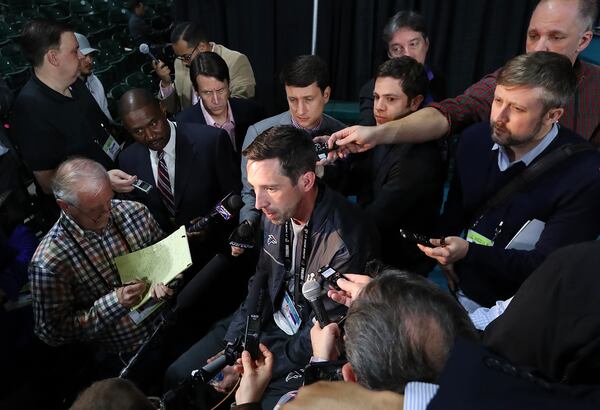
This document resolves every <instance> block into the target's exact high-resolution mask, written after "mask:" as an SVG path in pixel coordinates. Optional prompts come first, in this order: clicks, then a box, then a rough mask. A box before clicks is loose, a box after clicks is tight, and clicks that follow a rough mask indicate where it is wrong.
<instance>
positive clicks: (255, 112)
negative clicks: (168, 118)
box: [175, 97, 264, 155]
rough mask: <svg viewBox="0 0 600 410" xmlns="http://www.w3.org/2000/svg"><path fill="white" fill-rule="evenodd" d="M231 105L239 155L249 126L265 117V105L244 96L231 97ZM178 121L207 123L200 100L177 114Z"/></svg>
mask: <svg viewBox="0 0 600 410" xmlns="http://www.w3.org/2000/svg"><path fill="white" fill-rule="evenodd" d="M229 105H230V106H231V111H232V114H233V120H234V121H235V151H236V152H237V153H238V155H239V154H240V153H241V152H242V145H243V144H244V137H245V136H246V132H247V131H248V127H250V126H251V125H252V124H255V123H257V122H258V121H260V120H262V119H263V118H264V110H263V107H262V106H260V105H259V104H258V103H257V102H255V101H254V100H248V99H242V98H233V97H230V98H229ZM175 121H176V122H177V123H184V122H191V123H196V124H202V125H206V120H205V119H204V115H203V114H202V108H201V107H200V102H197V103H196V104H194V105H192V106H191V107H188V108H186V109H184V110H183V111H181V112H180V113H179V114H177V115H175Z"/></svg>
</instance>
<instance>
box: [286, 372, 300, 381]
mask: <svg viewBox="0 0 600 410" xmlns="http://www.w3.org/2000/svg"><path fill="white" fill-rule="evenodd" d="M302 377H304V376H303V374H302V373H301V372H300V371H298V370H292V371H291V372H289V373H288V375H287V376H285V382H286V383H287V382H289V381H290V380H294V379H301V378H302Z"/></svg>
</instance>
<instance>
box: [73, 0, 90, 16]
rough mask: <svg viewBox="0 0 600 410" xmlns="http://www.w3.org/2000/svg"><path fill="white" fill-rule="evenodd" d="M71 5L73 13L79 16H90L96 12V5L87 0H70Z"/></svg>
mask: <svg viewBox="0 0 600 410" xmlns="http://www.w3.org/2000/svg"><path fill="white" fill-rule="evenodd" d="M69 7H70V9H71V13H72V14H76V15H78V16H89V15H91V14H94V13H95V12H94V6H92V4H91V3H90V2H89V1H87V0H70V1H69Z"/></svg>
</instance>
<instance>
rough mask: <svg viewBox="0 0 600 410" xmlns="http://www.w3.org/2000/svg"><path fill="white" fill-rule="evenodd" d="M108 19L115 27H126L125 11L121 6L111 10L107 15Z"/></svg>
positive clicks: (126, 16) (127, 18) (127, 19)
mask: <svg viewBox="0 0 600 410" xmlns="http://www.w3.org/2000/svg"><path fill="white" fill-rule="evenodd" d="M108 18H109V21H110V23H111V24H115V25H117V26H126V25H127V23H128V22H129V16H128V14H127V10H126V9H125V8H123V6H117V7H115V8H111V10H110V11H109V13H108Z"/></svg>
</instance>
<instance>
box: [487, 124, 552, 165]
mask: <svg viewBox="0 0 600 410" xmlns="http://www.w3.org/2000/svg"><path fill="white" fill-rule="evenodd" d="M557 135H558V124H556V123H554V124H553V125H552V128H550V131H548V134H546V136H545V137H544V138H543V139H542V141H541V142H540V143H539V144H538V145H536V146H535V148H533V149H532V150H531V151H529V152H528V153H527V154H525V155H523V157H522V158H521V159H519V160H518V161H513V162H510V159H509V158H508V154H507V153H506V148H504V147H503V146H501V145H498V144H494V146H493V147H492V151H494V150H498V168H499V169H500V171H502V172H504V171H506V170H507V169H508V168H510V167H511V166H513V165H514V164H516V163H517V162H522V163H524V164H525V165H526V166H529V164H531V162H532V161H533V160H534V159H536V158H537V157H538V155H540V154H541V153H542V152H543V151H544V150H545V149H546V148H547V147H548V145H550V144H551V143H552V141H554V138H556V136H557Z"/></svg>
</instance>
